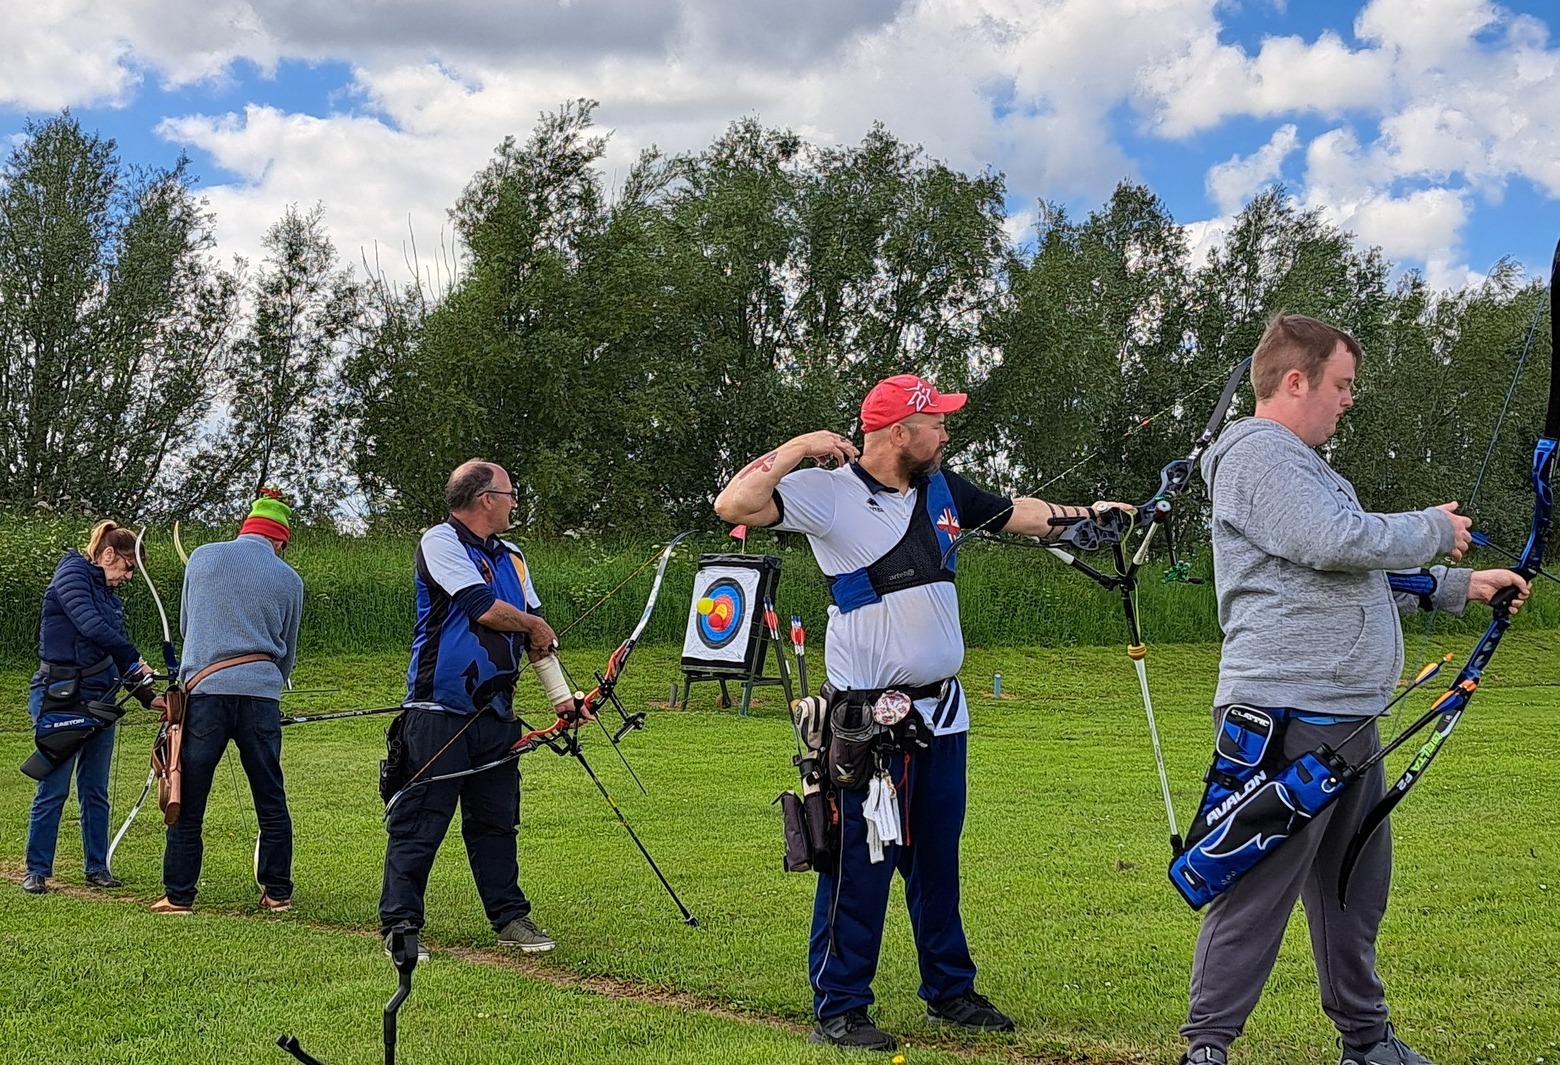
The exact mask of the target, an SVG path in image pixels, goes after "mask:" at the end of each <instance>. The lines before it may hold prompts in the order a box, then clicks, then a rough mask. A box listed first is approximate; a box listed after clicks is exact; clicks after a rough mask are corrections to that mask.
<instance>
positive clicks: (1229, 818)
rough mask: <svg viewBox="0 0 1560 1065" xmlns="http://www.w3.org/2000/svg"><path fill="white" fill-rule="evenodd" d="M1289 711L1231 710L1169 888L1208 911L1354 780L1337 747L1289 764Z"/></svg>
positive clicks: (1241, 707) (1172, 867)
mask: <svg viewBox="0 0 1560 1065" xmlns="http://www.w3.org/2000/svg"><path fill="white" fill-rule="evenodd" d="M1287 715H1288V711H1287V710H1286V709H1284V708H1282V707H1279V708H1267V707H1255V706H1245V705H1242V704H1240V703H1234V704H1231V705H1230V706H1227V707H1225V709H1224V716H1223V719H1222V720H1221V721H1220V723H1219V733H1218V739H1217V741H1216V742H1215V744H1214V756H1213V765H1212V766H1210V767H1209V769H1208V773H1207V776H1205V777H1204V778H1203V779H1204V781H1205V782H1206V784H1207V787H1206V788H1204V789H1203V797H1202V802H1201V803H1200V804H1199V805H1198V807H1197V816H1196V818H1195V819H1194V820H1193V822H1192V824H1191V825H1190V826H1189V828H1188V830H1187V834H1186V846H1185V848H1184V849H1183V850H1182V851H1181V852H1180V853H1179V854H1177V855H1176V856H1175V858H1174V860H1172V861H1171V863H1170V870H1169V873H1170V883H1172V884H1174V885H1175V889H1176V890H1177V891H1179V892H1180V893H1181V896H1182V897H1183V898H1185V899H1186V901H1187V902H1188V903H1189V904H1190V905H1191V907H1192V908H1193V909H1201V908H1202V907H1203V906H1206V905H1207V904H1208V903H1210V902H1212V901H1213V900H1214V899H1215V898H1217V897H1218V896H1219V895H1220V894H1222V893H1223V892H1224V891H1226V890H1227V889H1228V888H1229V887H1230V886H1231V885H1232V884H1234V883H1235V882H1236V881H1237V880H1239V879H1240V878H1241V877H1242V876H1244V875H1245V874H1246V873H1247V872H1249V871H1250V870H1251V869H1252V867H1253V866H1255V865H1256V864H1257V863H1258V862H1259V861H1261V860H1262V859H1263V858H1266V857H1267V856H1268V855H1270V854H1272V853H1273V852H1274V851H1276V850H1278V848H1279V847H1281V846H1282V845H1283V843H1284V841H1285V840H1287V839H1289V838H1290V837H1291V836H1293V835H1295V834H1296V833H1297V832H1299V831H1300V830H1301V829H1303V828H1305V826H1306V825H1308V824H1310V823H1311V821H1312V820H1313V819H1314V818H1315V817H1316V816H1317V815H1318V814H1320V813H1321V812H1322V811H1323V810H1325V809H1327V807H1329V806H1331V805H1332V803H1333V801H1334V800H1335V799H1337V797H1338V796H1339V795H1340V794H1341V793H1342V792H1343V789H1344V788H1345V787H1347V786H1348V784H1349V783H1350V782H1351V781H1352V780H1353V779H1354V771H1353V769H1351V768H1350V766H1349V765H1348V763H1347V762H1345V761H1344V760H1343V758H1342V757H1341V756H1340V755H1338V754H1337V753H1336V752H1334V751H1333V750H1332V749H1331V748H1328V747H1325V746H1324V747H1320V748H1318V749H1317V750H1315V751H1312V752H1308V753H1306V754H1303V755H1301V756H1300V757H1299V758H1296V759H1295V760H1294V761H1290V762H1286V761H1285V760H1284V727H1285V724H1286V723H1287Z"/></svg>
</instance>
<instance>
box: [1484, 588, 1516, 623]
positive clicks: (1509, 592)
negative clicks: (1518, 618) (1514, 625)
mask: <svg viewBox="0 0 1560 1065" xmlns="http://www.w3.org/2000/svg"><path fill="white" fill-rule="evenodd" d="M1516 598H1517V589H1516V588H1515V587H1510V588H1502V589H1501V590H1500V591H1498V592H1496V593H1495V597H1494V598H1493V599H1491V600H1490V609H1491V610H1493V611H1494V612H1495V616H1496V617H1498V618H1503V617H1510V616H1511V604H1512V603H1513V602H1515V601H1516Z"/></svg>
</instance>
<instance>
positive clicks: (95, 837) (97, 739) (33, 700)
mask: <svg viewBox="0 0 1560 1065" xmlns="http://www.w3.org/2000/svg"><path fill="white" fill-rule="evenodd" d="M112 692H113V689H112V688H109V689H107V690H103V689H96V690H89V689H88V688H86V686H83V687H82V689H81V698H82V700H83V701H86V700H89V699H106V698H107V697H108V696H109V695H110V694H112ZM42 712H43V685H42V683H41V682H39V681H37V680H34V682H33V685H32V690H31V692H30V693H29V695H28V698H27V713H28V714H30V715H31V716H32V719H33V724H34V725H36V724H37V723H38V717H39V715H40V714H41V713H42ZM113 755H114V726H112V725H110V726H109V727H107V728H105V729H100V730H99V731H97V732H95V733H94V734H93V735H92V738H91V739H89V740H87V742H86V744H85V745H84V746H83V747H82V748H81V750H79V751H77V752H76V753H75V754H73V755H71V756H70V757H69V758H67V759H66V760H65V761H63V762H61V763H60V764H59V765H58V766H57V767H55V770H54V772H52V773H50V774H49V775H48V776H46V777H44V778H43V779H42V780H40V781H38V790H37V791H36V792H34V793H33V802H32V816H31V818H30V820H29V821H28V824H27V872H28V873H29V874H30V875H31V874H36V875H38V876H52V875H54V847H55V844H56V843H58V841H59V834H60V817H61V815H62V814H63V813H64V812H65V799H66V798H67V797H68V796H69V795H70V775H71V771H72V770H75V773H76V802H77V803H78V804H79V805H80V807H81V850H82V855H83V858H84V864H85V866H86V871H87V872H88V873H105V872H107V871H108V769H109V763H110V762H111V761H112V760H113Z"/></svg>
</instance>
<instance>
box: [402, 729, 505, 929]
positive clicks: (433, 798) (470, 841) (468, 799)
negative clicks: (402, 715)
mask: <svg viewBox="0 0 1560 1065" xmlns="http://www.w3.org/2000/svg"><path fill="white" fill-rule="evenodd" d="M469 720H470V719H469V718H466V717H463V716H460V715H457V714H450V713H444V712H442V711H438V710H421V709H416V708H413V709H408V710H407V711H406V730H405V732H404V734H403V741H404V743H405V758H406V765H407V766H408V767H410V768H409V771H410V772H411V773H412V774H415V775H416V778H418V779H420V778H423V777H431V776H438V775H439V774H441V773H454V772H458V771H459V770H462V769H470V768H472V767H473V766H478V765H481V764H482V763H484V762H490V761H493V760H494V759H496V758H500V757H502V756H503V755H504V754H505V753H506V752H507V751H508V750H509V749H510V747H512V746H513V745H514V742H515V740H517V739H519V737H520V725H519V723H518V722H515V721H503V720H501V719H500V718H499V717H498V715H496V714H494V713H492V712H491V711H483V712H482V713H481V714H479V715H478V717H477V719H476V720H475V721H471V722H470V727H469V728H466V731H465V733H464V734H462V735H461V736H460V737H459V739H454V737H455V736H456V734H457V733H459V732H460V731H461V729H462V727H464V726H465V725H466V724H467V722H468V721H469ZM452 739H454V742H453V743H452V742H451V740H452ZM446 745H448V746H446ZM457 802H459V803H460V834H461V838H462V840H464V841H465V844H466V858H467V860H468V861H470V863H471V876H472V879H474V880H475V881H476V882H477V894H478V895H479V896H481V898H482V908H483V910H484V911H486V913H487V919H488V922H489V923H490V924H492V926H493V931H495V932H498V931H502V930H503V928H504V926H505V925H507V924H508V923H509V922H510V921H514V920H518V919H519V918H521V917H525V916H527V915H529V914H530V912H531V902H530V900H529V899H527V898H526V897H525V893H524V892H523V891H521V890H520V863H519V860H518V858H517V856H516V852H515V839H516V837H517V835H518V834H519V833H518V829H519V826H520V768H519V763H518V762H510V763H508V764H507V765H503V766H500V767H498V768H496V769H489V770H486V771H484V772H481V773H476V774H474V775H472V776H469V777H461V778H460V779H459V780H441V781H438V782H436V783H433V784H418V785H416V786H415V787H413V788H412V790H411V791H408V792H407V793H406V794H405V795H403V796H402V797H401V798H400V799H398V800H397V801H396V804H395V807H394V809H392V810H391V811H390V817H389V819H388V820H387V821H386V822H385V829H386V831H387V832H389V835H390V840H389V844H388V845H387V846H386V848H385V880H384V888H383V890H382V891H381V893H380V896H379V925H380V929H381V931H383V932H389V931H390V930H391V929H393V928H394V927H396V926H397V925H400V924H406V925H410V926H411V927H412V928H416V929H420V928H422V926H423V897H424V896H425V895H426V894H427V891H428V875H429V874H430V873H431V872H433V860H434V858H435V857H437V855H438V853H439V844H440V843H442V842H444V833H445V832H446V831H448V830H449V827H450V818H452V817H454V816H455V804H456V803H457Z"/></svg>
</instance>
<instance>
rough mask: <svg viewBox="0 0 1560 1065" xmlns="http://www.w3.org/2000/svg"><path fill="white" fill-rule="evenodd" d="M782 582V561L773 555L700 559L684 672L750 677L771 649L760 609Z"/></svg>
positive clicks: (685, 634)
mask: <svg viewBox="0 0 1560 1065" xmlns="http://www.w3.org/2000/svg"><path fill="white" fill-rule="evenodd" d="M779 579H780V560H779V559H777V558H774V557H773V556H770V555H743V554H725V553H722V554H709V555H701V556H700V558H699V570H698V572H697V573H695V574H694V577H693V596H692V598H691V599H690V600H689V602H688V625H687V628H685V629H684V630H683V646H682V663H683V669H684V670H716V671H719V672H725V673H731V674H738V675H740V674H744V673H751V672H752V671H753V669H754V668H755V667H756V663H757V660H758V656H759V655H760V654H762V653H763V650H764V648H765V646H766V644H765V642H764V641H763V640H762V639H761V638H760V637H759V633H760V632H761V631H762V630H763V627H764V618H763V611H762V610H761V609H760V607H761V605H762V604H763V602H764V599H765V597H766V596H769V597H772V596H773V595H774V591H775V586H776V584H778V583H779Z"/></svg>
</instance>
